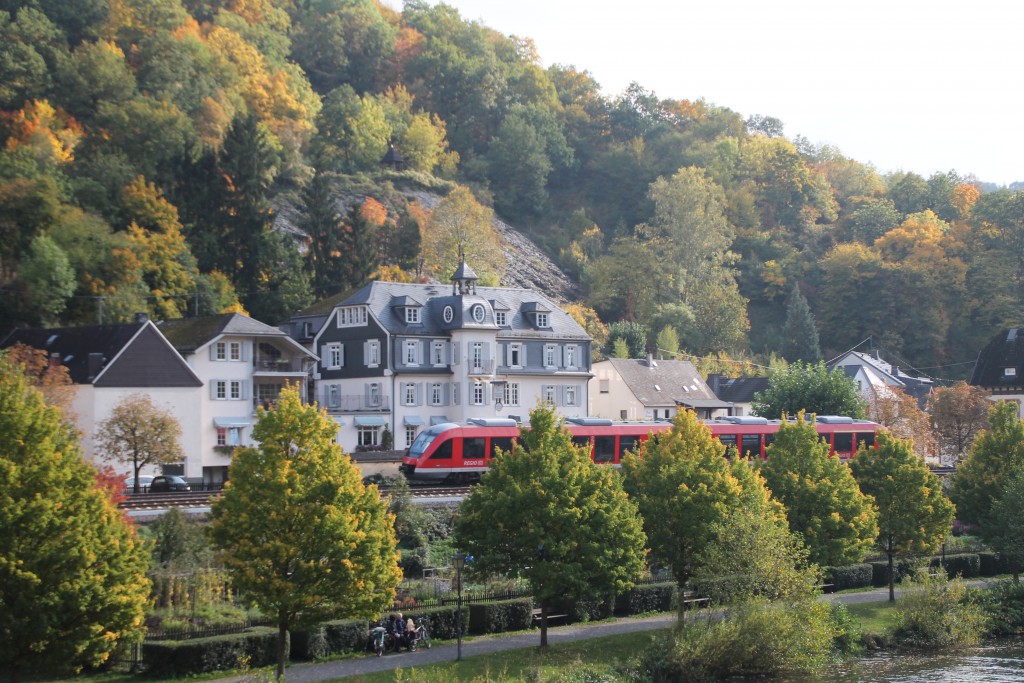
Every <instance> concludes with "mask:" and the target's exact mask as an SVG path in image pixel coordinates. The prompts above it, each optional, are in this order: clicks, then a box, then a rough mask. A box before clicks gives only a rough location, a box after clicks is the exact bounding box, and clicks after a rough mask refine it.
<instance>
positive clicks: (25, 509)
mask: <svg viewBox="0 0 1024 683" xmlns="http://www.w3.org/2000/svg"><path fill="white" fill-rule="evenodd" d="M147 566H148V553H147V552H146V549H145V546H144V545H143V544H142V543H141V542H140V541H139V539H138V537H137V536H136V534H135V529H134V528H133V527H132V526H131V525H130V524H129V523H128V522H127V521H126V520H125V518H124V516H123V515H122V513H121V512H120V511H119V510H118V509H117V506H116V505H115V503H114V502H113V500H112V498H111V494H110V492H109V491H108V490H106V489H104V488H103V487H101V486H99V485H98V481H97V472H96V469H95V468H94V467H93V466H92V465H91V464H89V463H87V462H86V461H85V459H84V458H83V456H82V452H81V450H80V448H79V444H78V437H77V435H76V434H75V432H74V430H73V429H72V428H71V427H70V426H69V425H68V424H67V423H65V422H64V421H63V419H62V417H61V414H60V411H59V410H58V409H57V408H55V407H53V406H50V405H47V404H46V403H45V402H44V399H43V397H42V395H41V394H40V393H39V391H38V390H37V389H35V388H33V387H31V386H30V385H29V382H28V380H27V379H26V377H25V376H24V374H23V372H22V370H21V368H20V366H17V365H15V364H14V363H11V362H9V360H8V359H7V358H6V356H5V355H0V622H2V627H0V667H2V668H3V669H5V670H6V671H7V673H8V674H9V677H10V678H11V680H17V679H18V678H19V676H21V675H25V674H35V673H39V672H43V673H54V672H61V671H72V672H76V671H79V670H81V669H82V668H83V667H86V666H99V665H100V664H102V663H103V662H105V661H107V660H108V658H109V657H110V654H111V652H113V650H114V649H115V648H116V647H117V646H118V644H119V643H121V642H124V641H128V640H131V639H133V638H136V637H138V636H140V635H141V633H140V629H141V628H142V623H143V616H144V610H145V607H146V602H147V600H148V598H149V580H148V579H147V578H146V570H147Z"/></svg>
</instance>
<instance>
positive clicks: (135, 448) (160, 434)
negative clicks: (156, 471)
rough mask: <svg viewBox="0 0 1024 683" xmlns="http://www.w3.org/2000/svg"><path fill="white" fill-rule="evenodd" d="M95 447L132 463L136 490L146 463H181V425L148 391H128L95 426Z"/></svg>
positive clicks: (106, 454)
mask: <svg viewBox="0 0 1024 683" xmlns="http://www.w3.org/2000/svg"><path fill="white" fill-rule="evenodd" d="M96 448H97V451H99V452H100V453H101V454H103V456H104V457H105V458H106V459H109V460H115V461H117V462H123V463H127V464H129V465H131V466H132V474H133V475H134V477H135V491H134V492H135V493H138V492H139V472H140V471H141V470H142V468H143V467H146V466H147V465H166V464H170V463H176V462H181V461H182V460H184V459H185V453H184V451H182V449H181V425H180V424H179V423H178V420H177V418H175V417H174V415H173V413H171V411H170V410H165V409H162V408H158V407H157V406H155V405H154V404H153V399H152V398H150V397H149V395H148V394H129V395H128V396H125V397H124V398H123V399H121V402H120V403H118V404H117V405H116V406H114V409H113V410H112V411H111V413H110V417H108V418H107V419H105V420H103V421H102V422H100V423H99V424H98V425H97V426H96Z"/></svg>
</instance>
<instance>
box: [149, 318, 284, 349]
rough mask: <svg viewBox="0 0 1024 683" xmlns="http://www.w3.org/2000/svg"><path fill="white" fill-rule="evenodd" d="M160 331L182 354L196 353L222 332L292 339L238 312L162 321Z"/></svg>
mask: <svg viewBox="0 0 1024 683" xmlns="http://www.w3.org/2000/svg"><path fill="white" fill-rule="evenodd" d="M159 327H160V331H161V332H162V333H163V335H164V336H165V337H167V340H168V341H170V342H171V344H173V345H174V348H175V349H177V350H178V352H179V353H181V354H182V355H187V354H190V353H195V351H196V349H198V348H200V347H202V346H203V345H205V344H207V343H209V342H210V341H211V340H213V339H215V338H217V337H219V336H221V335H232V336H237V337H277V338H280V339H282V340H284V339H287V340H288V342H289V344H290V345H294V340H292V339H291V337H289V336H288V334H287V333H286V332H284V331H283V330H281V329H280V328H278V327H272V326H270V325H267V324H266V323H261V322H260V321H259V320H254V319H253V318H250V317H249V316H247V315H242V314H241V313H222V314H220V315H210V316H204V317H201V318H182V319H180V320H165V321H164V322H162V323H160V326H159Z"/></svg>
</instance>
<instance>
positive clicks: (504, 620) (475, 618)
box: [469, 598, 533, 634]
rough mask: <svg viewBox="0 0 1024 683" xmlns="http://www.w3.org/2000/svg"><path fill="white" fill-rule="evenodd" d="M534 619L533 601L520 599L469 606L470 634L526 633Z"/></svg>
mask: <svg viewBox="0 0 1024 683" xmlns="http://www.w3.org/2000/svg"><path fill="white" fill-rule="evenodd" d="M532 619H533V600H532V599H530V598H518V599H516V600H501V601H499V602H481V603H474V604H472V605H470V606H469V623H470V624H472V625H473V627H472V629H470V630H469V632H470V633H475V634H482V633H504V632H506V631H524V630H526V629H528V628H530V625H531V622H532Z"/></svg>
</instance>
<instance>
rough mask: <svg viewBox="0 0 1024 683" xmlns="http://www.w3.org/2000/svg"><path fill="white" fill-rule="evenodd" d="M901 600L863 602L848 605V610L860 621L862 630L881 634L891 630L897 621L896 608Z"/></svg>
mask: <svg viewBox="0 0 1024 683" xmlns="http://www.w3.org/2000/svg"><path fill="white" fill-rule="evenodd" d="M899 604H900V603H899V601H896V602H889V601H888V600H886V601H884V602H862V603H858V604H855V605H847V606H846V609H847V611H848V612H849V613H850V614H851V615H853V617H854V618H855V619H857V621H858V622H860V630H861V631H862V632H864V633H876V634H881V633H885V632H887V631H890V630H891V629H892V627H893V626H894V625H895V623H896V610H897V609H898V607H899Z"/></svg>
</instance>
